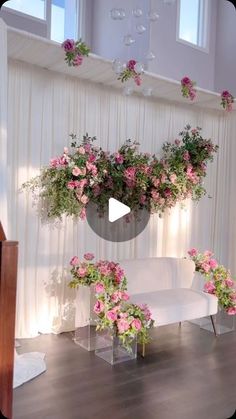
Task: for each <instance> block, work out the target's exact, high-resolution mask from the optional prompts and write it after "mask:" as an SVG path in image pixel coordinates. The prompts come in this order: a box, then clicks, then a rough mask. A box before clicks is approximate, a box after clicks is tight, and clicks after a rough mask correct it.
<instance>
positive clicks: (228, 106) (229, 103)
mask: <svg viewBox="0 0 236 419" xmlns="http://www.w3.org/2000/svg"><path fill="white" fill-rule="evenodd" d="M233 104H234V97H233V95H232V94H231V93H230V92H229V91H228V90H224V91H223V92H222V93H221V106H222V107H223V109H225V110H226V111H227V112H231V111H232V110H233Z"/></svg>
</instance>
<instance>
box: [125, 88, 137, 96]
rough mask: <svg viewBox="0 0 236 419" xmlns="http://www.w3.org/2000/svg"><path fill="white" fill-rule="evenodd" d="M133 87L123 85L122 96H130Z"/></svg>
mask: <svg viewBox="0 0 236 419" xmlns="http://www.w3.org/2000/svg"><path fill="white" fill-rule="evenodd" d="M133 91H134V89H133V88H132V87H130V86H125V87H124V90H123V95H124V96H131V95H132V93H133Z"/></svg>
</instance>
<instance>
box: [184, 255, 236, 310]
mask: <svg viewBox="0 0 236 419" xmlns="http://www.w3.org/2000/svg"><path fill="white" fill-rule="evenodd" d="M188 254H189V256H190V258H191V260H193V262H194V263H195V266H196V271H197V272H200V273H201V274H203V276H204V277H205V279H206V283H205V285H204V291H205V292H207V293H209V294H214V295H216V297H217V298H218V300H219V304H220V306H221V307H222V308H223V309H224V310H225V311H226V313H227V314H229V315H235V314H236V288H235V285H236V283H235V282H234V281H233V279H232V277H231V273H230V271H229V270H228V269H226V268H225V267H224V266H223V265H219V264H218V262H217V260H216V259H214V258H213V256H214V255H213V253H212V252H211V251H209V250H207V251H205V252H204V253H199V252H198V250H197V249H194V248H193V249H191V250H189V251H188Z"/></svg>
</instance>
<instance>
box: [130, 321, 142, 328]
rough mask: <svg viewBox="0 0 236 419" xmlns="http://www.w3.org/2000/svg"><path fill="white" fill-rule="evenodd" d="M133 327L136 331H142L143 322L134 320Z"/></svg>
mask: <svg viewBox="0 0 236 419" xmlns="http://www.w3.org/2000/svg"><path fill="white" fill-rule="evenodd" d="M131 326H132V327H133V328H134V329H136V330H141V329H142V323H141V320H139V319H134V320H133V321H132V323H131Z"/></svg>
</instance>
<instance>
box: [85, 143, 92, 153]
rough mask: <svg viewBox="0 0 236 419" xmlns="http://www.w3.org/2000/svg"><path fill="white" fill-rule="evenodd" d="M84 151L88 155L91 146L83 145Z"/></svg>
mask: <svg viewBox="0 0 236 419" xmlns="http://www.w3.org/2000/svg"><path fill="white" fill-rule="evenodd" d="M84 149H85V151H86V153H90V151H91V144H85V145H84Z"/></svg>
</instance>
